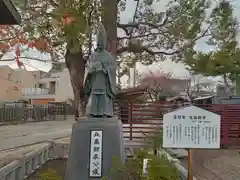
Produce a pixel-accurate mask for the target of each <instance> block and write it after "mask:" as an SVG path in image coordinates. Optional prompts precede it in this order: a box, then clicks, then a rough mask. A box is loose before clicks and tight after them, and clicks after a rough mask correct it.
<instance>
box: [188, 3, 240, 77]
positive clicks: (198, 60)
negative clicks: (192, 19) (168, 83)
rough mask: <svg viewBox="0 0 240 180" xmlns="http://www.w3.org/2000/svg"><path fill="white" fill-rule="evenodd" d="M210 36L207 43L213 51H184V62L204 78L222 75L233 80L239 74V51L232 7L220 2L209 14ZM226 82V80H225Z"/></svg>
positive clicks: (235, 20) (236, 24) (236, 26)
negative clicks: (204, 76)
mask: <svg viewBox="0 0 240 180" xmlns="http://www.w3.org/2000/svg"><path fill="white" fill-rule="evenodd" d="M210 19H211V26H210V28H209V32H210V33H211V36H210V38H209V40H208V41H207V43H208V45H210V46H213V51H210V52H207V53H204V52H197V51H195V50H194V49H191V50H189V51H186V54H185V57H186V60H185V61H184V62H185V63H186V64H187V65H188V66H189V67H190V70H191V71H193V72H195V73H199V74H203V75H206V76H218V75H223V76H224V78H230V79H231V80H234V79H235V76H236V75H237V74H239V73H240V61H239V56H240V49H239V47H238V42H237V33H238V28H239V27H238V22H237V19H236V18H235V17H234V15H233V7H232V5H231V4H230V3H229V2H227V1H225V0H222V1H221V2H220V3H219V4H218V5H217V6H216V7H215V8H214V9H213V10H212V12H211V14H210ZM225 81H226V79H225Z"/></svg>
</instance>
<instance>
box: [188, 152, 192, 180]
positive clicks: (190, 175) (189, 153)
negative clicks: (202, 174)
mask: <svg viewBox="0 0 240 180" xmlns="http://www.w3.org/2000/svg"><path fill="white" fill-rule="evenodd" d="M192 160H193V159H192V149H191V148H189V149H188V180H193V172H192Z"/></svg>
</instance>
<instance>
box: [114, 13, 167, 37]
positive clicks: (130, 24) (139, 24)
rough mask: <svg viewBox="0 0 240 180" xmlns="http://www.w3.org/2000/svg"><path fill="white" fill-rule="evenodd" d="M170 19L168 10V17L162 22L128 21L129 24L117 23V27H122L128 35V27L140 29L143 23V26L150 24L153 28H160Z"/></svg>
mask: <svg viewBox="0 0 240 180" xmlns="http://www.w3.org/2000/svg"><path fill="white" fill-rule="evenodd" d="M168 19H169V12H166V17H165V18H164V20H163V21H162V23H161V24H153V23H149V22H138V23H136V24H135V23H134V22H133V23H128V24H120V23H117V27H118V28H120V29H122V30H123V31H124V32H125V33H126V35H127V36H129V35H130V32H129V31H128V28H136V29H139V27H140V26H141V25H143V26H149V27H151V28H152V29H160V28H161V27H163V26H165V25H166V24H167V22H168Z"/></svg>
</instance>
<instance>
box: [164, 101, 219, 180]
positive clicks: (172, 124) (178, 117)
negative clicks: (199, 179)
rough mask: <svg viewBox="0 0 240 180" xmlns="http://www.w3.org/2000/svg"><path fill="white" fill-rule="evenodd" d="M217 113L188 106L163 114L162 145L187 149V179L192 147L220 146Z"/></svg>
mask: <svg viewBox="0 0 240 180" xmlns="http://www.w3.org/2000/svg"><path fill="white" fill-rule="evenodd" d="M220 119H221V117H220V116H219V115H218V114H215V113H212V112H210V111H207V110H204V109H201V108H199V107H196V106H188V107H183V108H180V109H177V110H175V111H172V112H170V113H166V114H164V116H163V147H164V148H187V149H188V180H192V179H193V173H192V149H219V148H220V124H221V123H220Z"/></svg>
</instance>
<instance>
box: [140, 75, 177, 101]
mask: <svg viewBox="0 0 240 180" xmlns="http://www.w3.org/2000/svg"><path fill="white" fill-rule="evenodd" d="M171 77H172V73H170V72H163V71H157V72H152V71H151V70H149V71H148V72H147V73H145V74H143V75H142V77H141V78H140V82H139V84H140V85H141V86H146V87H147V93H148V97H149V98H150V99H151V101H153V102H155V101H157V100H160V99H161V98H165V97H166V96H167V94H170V93H171V91H172V90H171V85H170V84H171V83H170V79H171Z"/></svg>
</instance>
